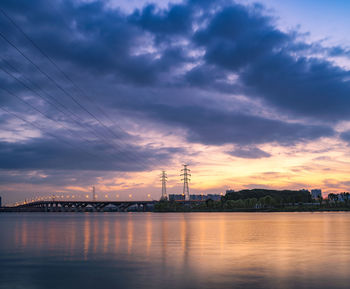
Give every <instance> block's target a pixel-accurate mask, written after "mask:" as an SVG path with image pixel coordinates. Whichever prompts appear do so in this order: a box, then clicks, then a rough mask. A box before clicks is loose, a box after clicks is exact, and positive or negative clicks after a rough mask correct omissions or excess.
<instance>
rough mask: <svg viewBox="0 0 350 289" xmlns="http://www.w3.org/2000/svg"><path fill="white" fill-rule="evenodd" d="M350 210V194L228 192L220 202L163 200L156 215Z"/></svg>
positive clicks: (259, 191)
mask: <svg viewBox="0 0 350 289" xmlns="http://www.w3.org/2000/svg"><path fill="white" fill-rule="evenodd" d="M325 210H350V194H349V193H342V194H338V195H335V194H330V195H329V197H328V199H325V200H324V199H322V198H319V199H317V200H313V199H312V198H311V194H310V192H309V191H307V190H300V191H292V190H283V191H278V190H265V189H253V190H241V191H237V192H235V191H232V190H229V191H227V192H226V195H225V196H223V197H222V198H221V200H220V201H214V200H210V199H209V200H207V201H205V202H176V201H160V202H158V203H157V204H156V205H155V211H156V212H256V211H258V212H259V211H260V212H261V211H287V212H289V211H325Z"/></svg>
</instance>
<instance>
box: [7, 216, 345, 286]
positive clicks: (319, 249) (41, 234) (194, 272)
mask: <svg viewBox="0 0 350 289" xmlns="http://www.w3.org/2000/svg"><path fill="white" fill-rule="evenodd" d="M349 284H350V213H341V212H337V213H331V212H322V213H2V214H0V289H5V288H6V289H16V288H28V289H32V288H33V289H36V288H38V289H39V288H40V289H41V288H43V289H44V288H45V289H55V288H66V289H70V288H94V289H99V288H101V289H105V288H106V289H108V288H114V289H115V288H123V289H128V288H130V289H131V288H132V289H138V288H156V289H163V288H165V289H171V288H188V289H190V288H191V289H195V288H215V289H221V288H225V289H227V288H254V289H258V288H273V289H278V288H298V289H302V288H308V289H313V288H318V289H320V288H325V289H326V288H327V289H329V288H333V289H336V288H349V286H350V285H349Z"/></svg>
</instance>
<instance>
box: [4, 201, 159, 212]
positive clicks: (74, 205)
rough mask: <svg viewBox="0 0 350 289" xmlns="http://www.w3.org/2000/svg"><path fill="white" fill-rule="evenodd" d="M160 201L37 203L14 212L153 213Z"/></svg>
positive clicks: (15, 209) (31, 203) (19, 206)
mask: <svg viewBox="0 0 350 289" xmlns="http://www.w3.org/2000/svg"><path fill="white" fill-rule="evenodd" d="M157 202H158V201H35V202H29V203H26V204H21V205H18V206H15V207H7V208H6V211H13V212H108V211H115V212H126V211H138V212H147V211H153V209H154V205H155V204H156V203H157Z"/></svg>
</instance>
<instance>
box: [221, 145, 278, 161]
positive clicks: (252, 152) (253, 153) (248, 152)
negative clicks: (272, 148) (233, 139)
mask: <svg viewBox="0 0 350 289" xmlns="http://www.w3.org/2000/svg"><path fill="white" fill-rule="evenodd" d="M227 153H228V154H230V155H231V156H234V157H238V158H244V159H260V158H268V157H270V156H271V155H270V154H269V153H267V152H264V151H263V150H261V149H259V148H257V147H247V148H236V149H234V150H233V151H229V152H227Z"/></svg>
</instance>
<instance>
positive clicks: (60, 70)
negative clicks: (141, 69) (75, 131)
mask: <svg viewBox="0 0 350 289" xmlns="http://www.w3.org/2000/svg"><path fill="white" fill-rule="evenodd" d="M0 12H1V13H2V14H3V15H4V16H5V17H6V18H7V19H8V20H9V21H10V22H11V23H12V25H13V26H15V27H16V29H17V30H18V31H20V32H21V34H22V35H23V36H24V37H25V38H26V39H27V40H28V41H29V42H30V43H31V44H32V45H33V46H34V47H35V48H36V49H37V50H38V51H39V52H40V53H41V54H42V55H43V56H44V57H45V58H47V59H48V60H49V61H50V63H51V64H52V65H53V66H54V67H55V68H56V69H57V70H58V71H59V72H60V73H61V74H62V75H63V76H64V77H65V78H66V79H67V80H68V81H69V82H70V83H72V85H73V86H74V87H75V88H76V89H77V90H78V91H81V92H82V93H83V95H84V96H85V97H86V98H87V99H89V100H90V101H92V100H91V99H90V98H89V97H88V96H87V95H86V94H85V92H84V91H83V90H82V89H81V88H80V87H79V86H78V85H76V84H75V82H74V81H73V80H72V79H71V78H70V77H69V76H68V75H67V74H66V73H65V72H64V71H63V70H62V69H61V68H60V67H59V66H58V65H57V64H56V62H55V61H54V60H53V59H52V58H51V57H49V56H48V55H47V54H46V53H45V51H44V50H43V49H41V48H40V47H39V46H38V45H37V44H36V43H35V41H34V40H32V39H31V38H30V37H29V36H28V35H27V34H26V33H25V32H24V30H23V29H22V28H21V27H20V26H19V25H18V24H17V23H16V22H15V21H14V20H13V19H12V18H11V17H10V16H9V15H8V14H7V13H6V12H5V11H4V10H3V9H1V8H0ZM0 36H1V37H2V38H3V39H4V40H5V41H6V42H7V43H8V44H9V45H10V46H12V47H13V48H14V49H15V50H16V51H17V52H18V53H19V54H21V55H22V57H24V58H25V59H26V60H27V61H29V62H30V63H31V64H32V65H33V66H34V67H35V68H36V69H37V70H38V71H39V72H40V73H42V74H43V75H44V76H45V77H46V78H47V79H49V80H50V81H51V82H52V83H54V85H55V86H56V87H57V88H58V89H59V90H60V91H62V92H63V93H64V94H66V95H67V96H69V97H70V98H71V99H72V100H73V102H74V103H76V104H77V105H78V106H79V107H80V108H81V109H82V110H84V111H85V112H86V113H87V114H88V115H90V116H91V117H92V118H93V119H94V120H96V121H97V122H98V123H99V124H100V125H101V126H102V127H103V128H105V129H106V131H108V132H109V133H110V134H111V135H113V136H114V137H116V138H117V139H119V138H120V137H119V136H118V135H116V134H115V133H114V131H113V130H111V129H110V128H109V127H108V126H106V125H105V124H104V123H103V122H102V121H101V120H100V119H99V118H98V117H97V116H96V115H94V114H93V113H92V112H90V111H89V110H88V109H87V108H85V107H84V106H83V105H82V104H81V103H79V101H78V100H77V99H75V97H74V96H73V95H71V94H70V93H69V92H68V91H67V90H66V89H64V88H63V87H62V86H61V85H60V84H59V83H58V82H56V81H55V80H54V79H53V78H52V77H51V76H50V75H49V74H47V73H46V72H45V71H43V70H42V69H41V68H40V67H39V66H38V65H37V64H36V63H35V62H34V61H32V60H31V59H30V57H28V56H26V55H25V53H23V52H22V51H21V49H19V48H18V47H17V46H16V45H15V44H14V43H12V42H11V41H10V40H9V39H8V38H6V36H5V35H3V34H2V33H1V32H0ZM97 108H98V109H99V110H100V111H101V112H102V113H103V114H104V115H105V116H106V117H107V118H109V117H108V115H107V114H106V113H104V112H103V110H102V109H100V108H99V107H98V106H97ZM109 120H111V121H112V122H113V123H114V124H115V122H114V121H113V120H112V119H110V118H109ZM115 125H116V126H117V127H118V128H119V129H120V130H121V131H123V132H125V131H124V130H123V129H122V128H121V127H120V126H118V125H117V124H115ZM125 133H126V132H125ZM135 160H137V161H138V162H140V159H138V158H137V157H135Z"/></svg>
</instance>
